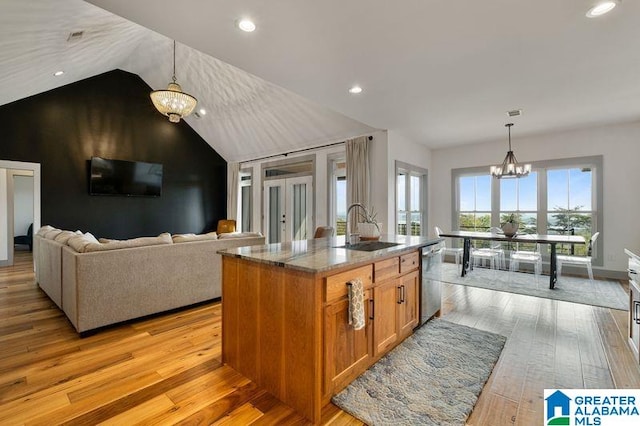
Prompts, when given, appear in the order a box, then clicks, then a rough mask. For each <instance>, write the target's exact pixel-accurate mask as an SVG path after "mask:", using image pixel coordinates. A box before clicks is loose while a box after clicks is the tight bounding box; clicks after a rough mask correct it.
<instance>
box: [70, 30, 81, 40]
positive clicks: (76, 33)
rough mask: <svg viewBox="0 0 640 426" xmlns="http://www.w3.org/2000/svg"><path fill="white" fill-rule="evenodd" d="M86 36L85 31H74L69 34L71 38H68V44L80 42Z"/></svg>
mask: <svg viewBox="0 0 640 426" xmlns="http://www.w3.org/2000/svg"><path fill="white" fill-rule="evenodd" d="M83 35H84V31H72V32H70V33H69V37H67V41H68V42H74V41H79V40H80V39H81V38H82V36H83Z"/></svg>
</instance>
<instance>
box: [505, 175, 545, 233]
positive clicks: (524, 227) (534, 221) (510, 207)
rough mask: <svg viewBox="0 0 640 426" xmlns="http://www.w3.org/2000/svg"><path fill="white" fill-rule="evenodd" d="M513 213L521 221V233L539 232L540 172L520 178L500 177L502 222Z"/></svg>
mask: <svg viewBox="0 0 640 426" xmlns="http://www.w3.org/2000/svg"><path fill="white" fill-rule="evenodd" d="M511 215H513V216H514V218H515V219H516V220H517V221H518V222H519V223H520V227H519V228H518V232H519V233H525V234H537V233H538V173H537V172H531V173H529V175H528V176H526V177H523V178H519V179H500V223H504V222H506V221H507V220H508V219H509V218H510V217H511Z"/></svg>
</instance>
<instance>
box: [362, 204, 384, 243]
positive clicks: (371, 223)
mask: <svg viewBox="0 0 640 426" xmlns="http://www.w3.org/2000/svg"><path fill="white" fill-rule="evenodd" d="M362 210H364V213H362V212H360V218H361V219H362V220H363V221H362V222H359V223H358V233H359V234H360V239H362V240H378V239H379V238H380V234H381V233H382V232H381V230H382V223H380V222H376V216H377V215H378V214H377V213H376V212H375V211H374V209H373V208H372V209H371V210H369V209H367V208H366V207H365V208H363V209H362Z"/></svg>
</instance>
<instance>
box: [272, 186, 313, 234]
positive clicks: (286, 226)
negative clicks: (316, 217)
mask: <svg viewBox="0 0 640 426" xmlns="http://www.w3.org/2000/svg"><path fill="white" fill-rule="evenodd" d="M263 211H264V230H265V232H266V239H267V243H282V242H287V241H297V240H306V239H309V238H312V235H313V213H312V212H313V177H312V176H300V177H291V178H283V179H270V180H267V181H265V182H264V210H263Z"/></svg>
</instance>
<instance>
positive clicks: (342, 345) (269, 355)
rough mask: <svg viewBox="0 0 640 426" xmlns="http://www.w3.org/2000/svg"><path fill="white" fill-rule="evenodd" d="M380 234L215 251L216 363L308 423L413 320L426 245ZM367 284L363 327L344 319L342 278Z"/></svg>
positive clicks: (411, 325)
mask: <svg viewBox="0 0 640 426" xmlns="http://www.w3.org/2000/svg"><path fill="white" fill-rule="evenodd" d="M440 241H441V240H440V239H428V238H425V237H407V236H402V235H398V236H396V235H383V236H382V238H381V239H380V241H378V242H365V243H361V244H360V245H356V246H352V247H350V248H345V247H344V238H343V237H339V238H323V239H316V240H306V241H294V242H290V243H282V244H268V245H263V246H251V247H240V248H234V249H228V250H223V251H220V252H219V253H220V254H222V255H223V256H222V260H223V263H222V312H223V313H222V315H223V320H222V361H223V362H224V363H226V364H228V365H229V366H231V367H232V368H234V369H235V370H237V371H238V372H240V373H242V374H243V375H245V376H246V377H248V378H249V379H251V380H253V381H254V382H255V383H257V384H258V385H259V386H261V387H263V388H264V389H266V390H267V391H269V392H270V393H272V394H273V395H274V396H276V397H277V398H279V399H280V400H281V401H283V402H285V403H286V404H288V405H290V406H291V407H293V408H294V409H296V410H297V411H298V412H299V413H300V414H302V415H304V416H305V417H306V418H308V419H309V420H311V421H312V422H314V423H318V422H319V421H320V417H321V409H322V407H323V406H324V405H326V404H327V403H328V402H329V400H330V399H331V396H333V395H334V394H336V393H337V392H339V391H340V390H341V389H343V388H344V387H345V386H347V385H348V384H349V383H350V382H351V381H352V380H354V379H355V378H356V377H357V376H358V375H360V374H361V373H362V372H364V371H365V370H366V369H367V368H368V367H369V366H370V365H372V364H373V363H374V362H376V361H377V360H378V359H380V358H381V357H382V356H383V355H384V354H385V353H387V352H388V351H389V350H391V349H392V348H393V347H395V346H396V345H397V344H398V343H400V342H401V341H402V340H404V339H405V338H406V337H408V336H409V335H410V334H411V333H412V332H413V329H414V328H415V327H416V326H417V325H418V318H419V314H420V313H419V306H420V300H419V297H420V282H421V281H420V280H421V256H420V250H421V249H422V248H423V247H428V246H432V245H434V244H437V243H438V242H440ZM356 279H360V280H361V281H362V282H363V284H364V290H365V291H364V303H365V305H364V306H365V318H366V322H365V327H364V328H363V329H361V330H354V328H353V327H352V326H351V325H349V318H348V306H349V301H348V296H347V293H348V291H347V286H348V285H349V283H350V282H351V281H352V280H356Z"/></svg>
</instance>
